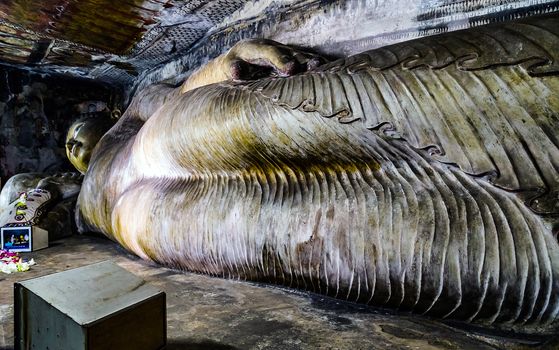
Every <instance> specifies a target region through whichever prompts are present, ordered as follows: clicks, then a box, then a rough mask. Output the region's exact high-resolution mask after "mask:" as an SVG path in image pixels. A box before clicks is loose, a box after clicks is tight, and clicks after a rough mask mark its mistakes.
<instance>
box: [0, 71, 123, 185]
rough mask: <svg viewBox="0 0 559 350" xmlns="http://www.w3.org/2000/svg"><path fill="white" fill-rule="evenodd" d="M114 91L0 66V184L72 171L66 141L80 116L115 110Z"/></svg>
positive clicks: (76, 80) (116, 105) (92, 83)
mask: <svg viewBox="0 0 559 350" xmlns="http://www.w3.org/2000/svg"><path fill="white" fill-rule="evenodd" d="M120 95H121V93H120V92H119V91H117V90H115V89H114V88H112V87H110V86H107V85H101V84H99V83H95V82H92V81H90V80H82V79H75V78H68V77H64V76H53V75H49V76H41V75H38V74H33V73H31V72H29V71H26V70H18V69H14V68H11V67H7V66H0V180H1V184H2V185H3V184H5V182H6V180H7V179H8V178H9V177H11V176H12V175H14V174H18V173H24V172H42V173H43V172H44V173H55V172H59V171H75V170H74V169H73V167H72V165H71V164H70V163H69V162H68V161H67V160H66V154H65V137H66V131H67V129H68V127H69V126H70V124H71V123H72V122H73V121H74V120H75V119H77V118H78V117H79V116H80V115H81V114H82V113H88V112H98V111H102V110H105V109H111V110H112V109H113V108H118V107H119V97H118V96H120Z"/></svg>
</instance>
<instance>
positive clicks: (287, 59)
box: [225, 39, 326, 80]
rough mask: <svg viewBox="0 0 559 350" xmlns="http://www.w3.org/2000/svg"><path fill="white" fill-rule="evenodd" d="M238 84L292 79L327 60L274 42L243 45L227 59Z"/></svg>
mask: <svg viewBox="0 0 559 350" xmlns="http://www.w3.org/2000/svg"><path fill="white" fill-rule="evenodd" d="M225 61H226V62H227V63H228V64H229V66H230V69H231V70H230V72H231V77H232V78H233V79H234V80H255V79H259V78H264V77H269V76H284V77H285V76H291V75H294V74H297V73H302V72H305V71H308V70H313V69H315V68H317V67H318V66H319V65H321V64H322V63H324V62H326V60H325V59H324V58H323V57H321V56H319V55H317V54H314V53H311V52H307V51H304V50H300V49H296V48H293V47H290V46H287V45H283V44H280V43H278V42H275V41H272V40H265V39H252V40H245V41H241V42H239V43H237V44H235V46H233V47H232V48H231V50H229V52H228V53H227V54H226V55H225Z"/></svg>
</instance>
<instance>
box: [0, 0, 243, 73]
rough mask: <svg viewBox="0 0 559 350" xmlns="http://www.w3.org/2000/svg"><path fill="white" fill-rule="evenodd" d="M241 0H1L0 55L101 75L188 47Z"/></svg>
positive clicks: (7, 60)
mask: <svg viewBox="0 0 559 350" xmlns="http://www.w3.org/2000/svg"><path fill="white" fill-rule="evenodd" d="M245 2H246V1H245V0H191V1H180V0H117V1H115V0H2V1H0V62H1V63H4V64H9V65H16V66H19V67H21V66H25V67H28V68H29V69H33V70H39V71H45V72H58V73H69V74H73V75H81V76H87V77H91V78H100V79H102V80H106V81H115V82H120V83H122V82H124V83H126V82H127V81H131V80H133V79H134V78H135V77H136V76H137V75H138V73H139V72H141V71H143V70H144V69H146V68H148V67H153V66H155V65H157V64H159V63H161V62H164V61H166V60H168V59H169V58H171V57H172V56H173V55H174V54H175V53H177V52H180V51H184V50H185V49H188V47H190V46H191V45H192V44H193V43H194V42H196V41H197V40H199V39H200V38H201V37H202V36H204V34H206V32H207V31H208V30H209V29H210V28H212V27H213V26H215V25H216V24H217V23H219V22H221V21H222V20H223V19H224V18H225V17H226V16H228V15H230V14H231V13H233V12H234V11H236V10H238V9H239V8H240V7H242V5H243V4H244V3H245Z"/></svg>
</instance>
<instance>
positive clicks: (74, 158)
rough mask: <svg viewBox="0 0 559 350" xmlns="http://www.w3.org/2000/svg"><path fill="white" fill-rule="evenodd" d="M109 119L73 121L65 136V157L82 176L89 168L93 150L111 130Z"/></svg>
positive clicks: (102, 117) (100, 117)
mask: <svg viewBox="0 0 559 350" xmlns="http://www.w3.org/2000/svg"><path fill="white" fill-rule="evenodd" d="M112 125H113V121H112V120H111V118H110V117H108V116H107V117H106V116H95V117H86V118H82V119H79V120H77V121H75V122H74V123H73V124H72V125H71V126H70V129H69V130H68V134H67V135H66V155H67V156H68V159H69V160H70V162H71V163H72V164H73V165H74V166H75V167H76V169H78V171H79V172H80V173H82V174H85V172H86V171H87V168H88V166H89V160H90V159H91V155H92V153H93V149H94V148H95V146H96V145H97V143H98V142H99V140H100V139H101V137H102V136H103V135H104V134H105V133H106V132H107V131H108V130H109V129H110V128H111V126H112Z"/></svg>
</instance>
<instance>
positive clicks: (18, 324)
mask: <svg viewBox="0 0 559 350" xmlns="http://www.w3.org/2000/svg"><path fill="white" fill-rule="evenodd" d="M14 288H15V290H14V317H15V348H16V349H51V350H54V349H75V350H78V349H92V350H94V349H121V350H122V349H131V350H132V349H134V350H143V349H146V350H148V349H149V350H153V349H162V348H164V347H165V344H166V338H167V334H166V333H167V321H166V305H165V293H164V292H161V291H159V290H157V289H156V288H155V287H153V286H150V285H148V284H146V283H145V282H144V281H143V280H142V279H140V278H139V277H137V276H135V275H133V274H131V273H130V272H128V271H126V270H125V269H123V268H121V267H119V266H118V265H116V264H114V263H112V262H101V263H97V264H93V265H89V266H85V267H80V268H77V269H73V270H68V271H64V272H59V273H55V274H52V275H48V276H44V277H39V278H34V279H30V280H27V281H23V282H19V283H15V284H14Z"/></svg>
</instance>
